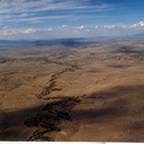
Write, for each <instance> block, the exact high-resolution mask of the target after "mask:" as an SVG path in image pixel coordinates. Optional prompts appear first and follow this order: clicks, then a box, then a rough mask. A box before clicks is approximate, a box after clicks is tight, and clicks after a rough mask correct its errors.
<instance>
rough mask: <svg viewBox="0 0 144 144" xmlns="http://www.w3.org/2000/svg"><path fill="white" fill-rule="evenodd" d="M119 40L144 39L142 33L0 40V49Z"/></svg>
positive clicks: (73, 45) (79, 44) (74, 45)
mask: <svg viewBox="0 0 144 144" xmlns="http://www.w3.org/2000/svg"><path fill="white" fill-rule="evenodd" d="M119 40H144V33H140V34H135V35H128V36H115V37H114V36H112V37H108V36H102V37H95V38H88V39H86V38H67V39H51V40H0V49H2V48H4V47H6V48H7V47H8V46H9V45H10V47H11V48H12V47H16V46H20V45H21V46H23V47H25V46H28V45H29V46H57V45H62V46H66V47H79V46H83V45H88V44H92V43H96V42H111V41H119Z"/></svg>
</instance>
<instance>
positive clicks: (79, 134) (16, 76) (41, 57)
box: [0, 41, 144, 142]
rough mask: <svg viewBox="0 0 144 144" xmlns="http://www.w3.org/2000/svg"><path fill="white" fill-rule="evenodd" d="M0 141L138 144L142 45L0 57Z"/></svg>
mask: <svg viewBox="0 0 144 144" xmlns="http://www.w3.org/2000/svg"><path fill="white" fill-rule="evenodd" d="M0 140H1V141H27V140H28V141H112V142H114V141H121V142H144V42H143V41H117V42H116V41H115V42H105V43H102V42H99V43H92V44H87V45H82V46H79V47H67V46H63V45H57V46H36V47H35V46H32V47H30V48H25V47H24V48H14V49H1V50H0Z"/></svg>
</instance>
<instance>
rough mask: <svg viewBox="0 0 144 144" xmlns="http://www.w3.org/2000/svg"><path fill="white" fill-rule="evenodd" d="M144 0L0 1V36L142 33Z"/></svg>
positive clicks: (76, 35)
mask: <svg viewBox="0 0 144 144" xmlns="http://www.w3.org/2000/svg"><path fill="white" fill-rule="evenodd" d="M143 20H144V0H0V39H50V38H68V37H97V36H111V35H113V36H120V35H132V34H137V33H143V32H144V21H143Z"/></svg>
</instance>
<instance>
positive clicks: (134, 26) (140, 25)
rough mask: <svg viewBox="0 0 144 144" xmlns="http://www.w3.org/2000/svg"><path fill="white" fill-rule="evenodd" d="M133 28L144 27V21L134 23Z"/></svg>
mask: <svg viewBox="0 0 144 144" xmlns="http://www.w3.org/2000/svg"><path fill="white" fill-rule="evenodd" d="M131 28H144V22H143V21H140V22H138V23H135V24H132V25H131Z"/></svg>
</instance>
